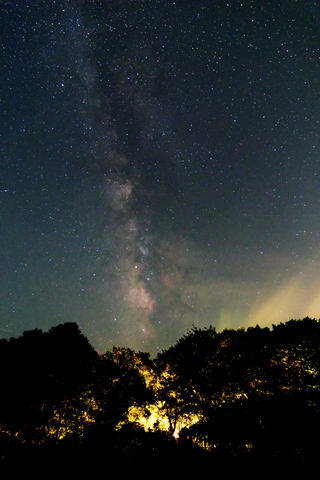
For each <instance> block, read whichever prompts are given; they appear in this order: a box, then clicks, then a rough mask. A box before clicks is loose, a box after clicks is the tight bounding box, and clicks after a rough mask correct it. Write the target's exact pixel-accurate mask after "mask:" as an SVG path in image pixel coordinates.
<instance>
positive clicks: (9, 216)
mask: <svg viewBox="0 0 320 480" xmlns="http://www.w3.org/2000/svg"><path fill="white" fill-rule="evenodd" d="M0 9H1V30H2V32H3V35H2V36H3V40H2V42H3V43H2V61H3V65H4V67H5V68H4V72H5V73H4V82H3V88H2V98H1V101H2V116H3V122H1V123H2V127H1V139H2V141H1V153H2V156H1V158H2V160H1V164H0V165H1V170H0V215H1V239H0V242H1V250H0V253H1V258H0V260H1V270H0V276H1V277H0V280H1V285H2V292H1V298H2V302H1V305H0V321H1V325H0V328H1V330H0V331H1V334H2V335H3V336H6V337H8V336H12V335H14V336H16V335H19V334H21V333H22V331H23V330H27V329H31V328H42V329H47V328H50V327H51V326H52V325H55V324H57V323H61V322H65V321H76V322H78V324H79V326H80V328H81V330H82V331H83V333H84V334H85V335H87V336H88V338H89V340H90V341H91V342H92V344H93V345H94V346H95V347H96V348H97V349H98V350H99V351H104V350H106V349H107V348H110V347H111V346H112V345H124V346H129V347H132V348H135V349H139V350H149V351H152V352H156V351H157V350H159V349H162V348H164V347H166V346H168V345H170V344H172V343H173V342H174V341H176V340H177V338H179V337H180V336H181V335H183V334H184V333H185V332H186V331H187V329H188V328H190V327H191V326H192V325H196V326H199V327H205V326H208V325H210V324H211V325H213V326H215V327H216V328H217V329H218V330H221V329H223V328H238V327H247V326H248V325H255V324H256V323H259V324H260V325H270V324H272V323H278V322H281V321H287V320H288V319H289V318H293V317H295V318H298V317H302V316H305V315H310V316H313V317H319V316H320V314H319V313H320V300H319V298H320V297H319V293H318V292H319V289H318V286H319V275H318V270H319V268H318V266H319V247H318V244H319V226H320V222H319V207H320V205H319V198H320V197H319V191H320V184H319V173H320V167H319V89H320V86H319V80H318V79H319V63H320V62H319V57H320V48H319V42H318V33H319V27H318V25H319V19H320V10H319V6H318V2H312V1H299V0H298V1H296V2H292V1H289V0H285V1H281V2H280V1H275V0H271V1H259V2H258V1H253V0H249V1H230V2H220V1H216V2H215V1H202V0H199V1H195V2H185V1H182V0H181V1H160V0H159V1H151V0H145V1H138V0H123V1H107V0H105V1H96V0H93V1H85V0H82V1H72V0H71V1H66V0H61V1H54V0H52V1H50V2H45V1H43V2H42V1H40V2H36V3H35V2H30V1H27V0H22V1H21V2H11V1H5V2H2V5H1V7H0Z"/></svg>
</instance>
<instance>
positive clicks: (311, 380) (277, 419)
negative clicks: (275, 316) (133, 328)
mask: <svg viewBox="0 0 320 480" xmlns="http://www.w3.org/2000/svg"><path fill="white" fill-rule="evenodd" d="M0 360H1V395H0V449H1V450H0V466H1V468H2V471H3V472H9V471H10V470H11V469H15V468H17V466H19V467H20V468H25V466H26V465H28V466H29V467H30V466H32V465H38V466H39V465H44V464H45V465H47V466H48V465H50V464H52V462H53V460H52V459H53V458H54V459H55V460H54V463H55V464H56V462H59V460H61V461H62V460H66V459H68V462H69V463H72V464H73V465H77V466H78V468H81V466H82V465H83V464H84V463H92V464H94V465H95V466H98V465H99V466H101V465H105V464H106V463H107V464H108V465H109V466H110V465H111V464H114V463H115V462H116V463H118V465H121V460H122V459H126V460H132V461H133V460H137V459H141V460H142V459H143V461H144V462H146V459H148V461H149V462H151V463H152V462H159V461H161V460H165V461H175V462H178V463H180V464H184V465H185V464H186V462H191V461H192V462H193V463H194V464H201V465H205V464H206V465H208V464H209V465H217V464H225V463H226V462H227V463H228V464H234V465H258V464H259V465H261V464H268V465H270V464H272V465H278V464H283V465H285V464H287V463H289V464H290V465H291V466H292V465H297V466H298V465H306V464H309V463H311V462H314V461H315V460H316V459H317V453H318V450H319V440H318V432H319V427H320V412H319V408H320V323H319V321H318V320H314V319H310V318H304V319H303V320H291V321H289V322H287V323H285V324H280V325H276V326H273V327H272V329H269V328H260V327H258V326H257V327H255V328H251V327H250V328H248V329H247V330H243V329H240V330H224V331H222V332H220V333H217V332H216V331H215V329H214V328H212V327H210V328H208V329H197V328H193V329H191V330H190V331H189V332H187V334H186V335H185V336H184V337H182V338H181V339H180V340H179V341H178V342H177V343H176V344H175V345H174V346H172V347H171V348H169V349H167V350H165V351H163V352H161V353H160V354H159V355H158V356H157V357H156V358H155V359H152V358H151V357H150V355H149V354H148V353H141V352H134V351H132V350H130V349H125V348H114V349H113V350H112V351H108V352H106V353H105V354H104V355H98V354H97V352H96V351H95V350H94V349H93V348H92V346H91V345H90V344H89V342H88V340H87V339H86V338H85V337H84V336H83V335H82V333H81V332H80V330H79V328H78V326H77V325H76V324H75V323H66V324H63V325H58V326H56V327H53V328H52V329H51V330H50V331H49V332H46V333H44V332H42V331H41V330H32V331H28V332H24V333H23V335H22V336H21V337H20V338H16V339H10V340H1V341H0ZM119 462H120V463H119ZM199 462H200V463H199Z"/></svg>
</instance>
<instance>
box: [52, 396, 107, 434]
mask: <svg viewBox="0 0 320 480" xmlns="http://www.w3.org/2000/svg"><path fill="white" fill-rule="evenodd" d="M98 408H99V407H98V404H97V402H96V401H95V399H94V397H93V396H92V394H91V392H90V391H88V392H84V393H83V394H82V395H80V396H79V397H78V398H77V399H75V400H66V401H65V402H64V403H63V405H62V407H60V409H59V410H55V411H54V414H53V416H52V417H51V419H50V421H49V422H48V424H47V425H46V428H45V431H46V436H47V437H52V438H55V439H56V440H63V439H65V438H66V437H68V436H73V435H76V436H78V437H81V436H82V435H83V431H84V428H85V426H86V425H87V424H89V423H93V422H94V421H95V413H96V412H97V410H98Z"/></svg>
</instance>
